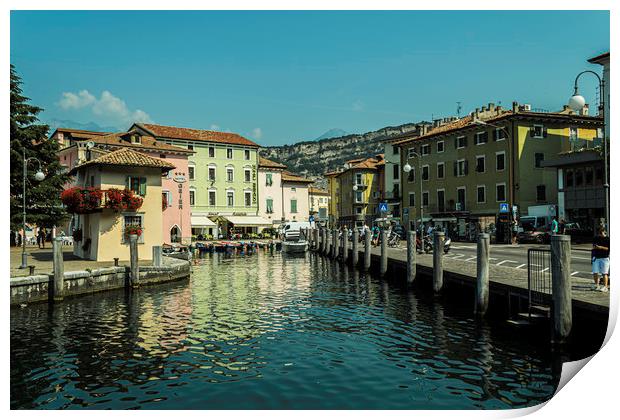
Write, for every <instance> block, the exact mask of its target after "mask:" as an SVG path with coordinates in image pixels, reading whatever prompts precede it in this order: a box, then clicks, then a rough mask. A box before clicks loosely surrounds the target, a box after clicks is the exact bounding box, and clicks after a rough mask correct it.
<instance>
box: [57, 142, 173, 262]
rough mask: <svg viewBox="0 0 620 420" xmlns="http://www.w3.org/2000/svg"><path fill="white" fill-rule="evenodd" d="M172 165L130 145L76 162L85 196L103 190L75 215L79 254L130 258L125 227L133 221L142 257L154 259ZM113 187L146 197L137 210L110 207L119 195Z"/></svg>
mask: <svg viewBox="0 0 620 420" xmlns="http://www.w3.org/2000/svg"><path fill="white" fill-rule="evenodd" d="M93 154H95V151H93ZM93 157H94V156H93ZM172 169H174V166H173V165H171V164H170V163H168V162H165V161H163V160H161V159H158V158H155V157H151V156H148V155H145V154H143V153H140V152H137V151H134V150H130V149H127V148H122V149H118V150H115V151H113V152H110V153H105V154H102V155H101V156H99V157H96V158H93V159H92V160H88V161H86V162H84V163H82V164H80V165H78V166H76V167H74V168H73V169H72V170H71V171H70V172H69V173H70V174H71V175H75V176H76V180H75V181H76V182H75V185H77V186H78V187H77V188H78V189H81V192H80V193H79V194H82V195H81V196H82V197H84V196H85V195H88V194H90V193H89V192H88V191H89V189H92V190H93V191H95V192H99V193H100V194H101V193H102V194H101V199H100V200H94V203H93V204H92V205H90V206H87V207H86V208H84V207H82V208H81V209H80V210H79V213H78V214H76V215H75V216H74V219H73V220H74V222H73V225H74V226H73V228H74V238H75V240H74V254H75V255H77V256H79V257H81V258H85V259H90V260H95V261H112V260H113V259H114V258H119V259H120V260H129V240H128V235H127V231H126V228H127V227H129V226H132V227H139V229H140V230H141V234H140V235H139V237H138V255H139V258H140V259H146V260H150V259H152V249H153V246H154V245H162V242H163V238H162V229H161V226H162V212H163V210H162V207H163V203H162V188H161V184H162V174H165V173H167V172H168V171H170V170H172ZM110 189H112V191H114V190H115V189H116V190H120V191H124V190H129V191H131V193H127V194H128V195H129V194H130V195H132V196H135V197H139V198H138V199H137V201H140V200H141V202H142V203H141V205H140V206H139V208H137V209H132V210H123V209H118V208H113V207H112V208H111V204H112V203H113V202H114V200H113V198H112V195H111V193H109V191H110ZM76 236H77V238H76ZM78 239H79V240H78Z"/></svg>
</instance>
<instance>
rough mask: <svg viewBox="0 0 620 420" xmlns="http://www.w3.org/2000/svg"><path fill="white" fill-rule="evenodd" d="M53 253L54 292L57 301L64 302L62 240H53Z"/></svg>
mask: <svg viewBox="0 0 620 420" xmlns="http://www.w3.org/2000/svg"><path fill="white" fill-rule="evenodd" d="M52 248H53V250H52V253H53V257H52V258H53V263H54V290H53V296H54V300H55V301H59V300H62V299H63V297H64V292H65V262H64V260H63V257H62V240H61V239H60V238H54V239H53V240H52Z"/></svg>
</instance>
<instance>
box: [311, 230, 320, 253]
mask: <svg viewBox="0 0 620 420" xmlns="http://www.w3.org/2000/svg"><path fill="white" fill-rule="evenodd" d="M312 249H314V250H315V251H316V250H317V249H319V229H318V228H314V246H313V247H312Z"/></svg>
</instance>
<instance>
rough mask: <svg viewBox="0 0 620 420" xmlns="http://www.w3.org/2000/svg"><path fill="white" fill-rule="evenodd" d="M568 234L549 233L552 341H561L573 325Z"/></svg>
mask: <svg viewBox="0 0 620 420" xmlns="http://www.w3.org/2000/svg"><path fill="white" fill-rule="evenodd" d="M570 255H571V248H570V236H569V235H551V295H552V297H553V341H554V342H557V343H561V342H563V341H564V340H566V338H568V336H569V335H570V332H571V329H572V327H573V310H572V293H571V287H572V284H571V278H570V273H571V268H570V267H571V264H570Z"/></svg>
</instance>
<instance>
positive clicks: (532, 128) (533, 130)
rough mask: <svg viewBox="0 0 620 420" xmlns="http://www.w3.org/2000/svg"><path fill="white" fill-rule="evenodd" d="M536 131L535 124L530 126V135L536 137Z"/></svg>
mask: <svg viewBox="0 0 620 420" xmlns="http://www.w3.org/2000/svg"><path fill="white" fill-rule="evenodd" d="M535 132H536V128H534V126H531V127H530V137H534V133H535Z"/></svg>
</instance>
